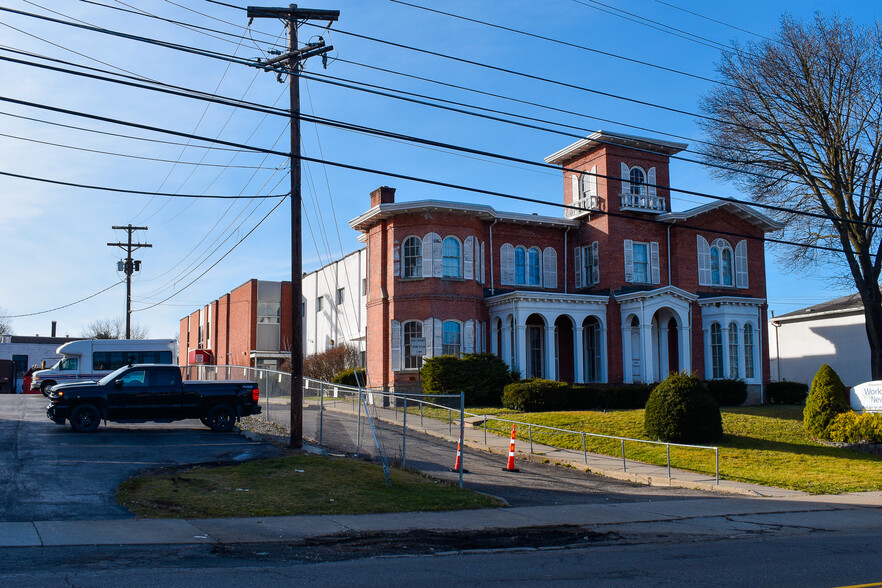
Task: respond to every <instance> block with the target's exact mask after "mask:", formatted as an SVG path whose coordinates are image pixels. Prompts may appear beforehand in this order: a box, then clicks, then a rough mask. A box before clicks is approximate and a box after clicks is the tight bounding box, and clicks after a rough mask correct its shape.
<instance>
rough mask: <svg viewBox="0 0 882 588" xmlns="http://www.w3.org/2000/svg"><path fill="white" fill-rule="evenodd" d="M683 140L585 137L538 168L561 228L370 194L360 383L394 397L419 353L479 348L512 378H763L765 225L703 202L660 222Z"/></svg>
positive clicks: (752, 213) (751, 381)
mask: <svg viewBox="0 0 882 588" xmlns="http://www.w3.org/2000/svg"><path fill="white" fill-rule="evenodd" d="M685 148H686V145H684V144H680V143H672V142H667V141H659V140H655V139H649V138H643V137H632V136H626V135H620V134H608V133H605V132H602V131H600V132H596V133H594V134H592V135H590V136H589V137H588V138H586V139H582V140H580V141H577V142H576V143H573V144H572V145H569V146H568V147H566V148H564V149H562V150H561V151H559V152H557V153H555V154H553V155H551V156H549V157H548V158H546V161H547V162H549V163H553V164H555V165H560V166H562V168H564V172H563V177H564V190H563V201H564V203H565V204H567V205H569V207H568V208H567V209H566V214H565V216H564V217H563V218H560V217H545V216H537V215H531V214H518V213H506V212H498V211H496V210H494V209H492V208H490V207H488V206H480V205H474V204H465V203H455V202H446V201H443V202H442V201H434V200H429V201H416V202H406V203H396V202H395V190H394V189H392V188H387V187H382V188H379V189H377V190H375V191H374V192H373V193H372V194H371V208H370V210H368V211H367V212H365V213H364V214H362V215H361V216H359V217H357V218H356V219H354V220H352V221H351V222H350V225H351V226H352V227H353V228H354V229H356V230H358V231H361V232H362V233H363V234H364V237H365V240H366V244H367V267H368V271H367V276H368V285H367V286H368V287H367V301H366V311H367V328H366V333H367V335H366V338H367V360H366V361H367V372H368V386H369V387H371V388H380V389H389V390H395V389H405V388H410V387H413V386H414V384H415V383H416V382H417V379H418V377H417V374H418V369H419V367H420V365H421V363H422V357H420V356H419V355H417V354H415V353H413V349H414V346H413V345H412V341H416V342H421V341H425V348H426V356H428V357H431V356H436V355H441V354H448V353H453V354H458V353H471V352H475V351H490V352H492V353H495V354H497V355H499V356H500V357H501V358H503V359H504V360H505V361H506V362H507V363H508V364H509V365H510V366H512V367H513V368H515V369H517V370H519V371H520V372H521V374H522V375H523V376H526V377H533V376H535V377H544V378H550V379H559V380H565V381H569V382H610V383H618V382H654V381H660V380H661V379H664V378H665V377H666V376H667V374H668V373H670V372H674V371H683V370H685V371H690V372H695V373H697V374H698V376H699V377H706V378H728V377H732V378H740V379H742V380H744V381H746V382H747V383H748V386H749V389H750V395H751V398H752V399H758V398H759V395H760V391H761V387H762V385H763V384H764V383H765V382H768V380H769V365H768V355H767V353H765V349H766V348H767V345H768V332H767V327H766V312H767V306H766V279H765V251H764V241H763V238H764V235H765V233H767V232H771V231H775V230H778V229H780V228H781V227H780V225H779V224H778V223H776V222H775V221H772V220H771V219H769V218H768V217H766V216H764V215H762V214H760V213H758V212H757V211H756V210H754V209H753V208H751V207H749V206H747V205H744V204H740V203H731V202H723V201H719V202H712V203H710V204H705V205H702V206H698V207H696V208H692V209H690V210H686V211H683V212H671V207H670V194H669V191H668V189H667V186H669V175H668V164H669V157H670V156H671V155H674V154H676V153H678V152H679V151H682V150H683V149H685Z"/></svg>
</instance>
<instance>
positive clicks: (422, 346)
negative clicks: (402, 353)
mask: <svg viewBox="0 0 882 588" xmlns="http://www.w3.org/2000/svg"><path fill="white" fill-rule="evenodd" d="M410 355H411V357H425V355H426V338H425V337H411V338H410Z"/></svg>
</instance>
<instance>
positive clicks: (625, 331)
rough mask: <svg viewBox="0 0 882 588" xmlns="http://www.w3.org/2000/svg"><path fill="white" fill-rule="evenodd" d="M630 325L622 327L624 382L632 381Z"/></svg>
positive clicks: (629, 382)
mask: <svg viewBox="0 0 882 588" xmlns="http://www.w3.org/2000/svg"><path fill="white" fill-rule="evenodd" d="M632 361H633V358H632V357H631V327H630V325H629V326H625V327H622V376H623V377H622V380H623V381H624V382H625V383H626V384H632V383H633V382H634V368H633V366H632V365H631V363H632Z"/></svg>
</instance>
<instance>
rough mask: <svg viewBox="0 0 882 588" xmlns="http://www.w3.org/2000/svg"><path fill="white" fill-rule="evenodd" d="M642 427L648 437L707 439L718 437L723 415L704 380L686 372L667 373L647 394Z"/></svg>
mask: <svg viewBox="0 0 882 588" xmlns="http://www.w3.org/2000/svg"><path fill="white" fill-rule="evenodd" d="M643 428H644V429H645V430H646V434H647V435H649V437H650V438H652V439H658V440H661V441H669V442H671V443H710V442H714V441H719V440H720V439H721V438H722V436H723V419H722V416H721V415H720V407H719V406H718V405H717V401H716V400H714V397H713V396H712V395H711V393H710V392H709V391H708V389H707V386H705V385H704V382H702V381H701V380H699V379H698V378H696V377H695V376H692V375H689V374H671V375H670V376H668V377H667V379H666V380H665V381H664V382H662V383H661V384H659V385H658V386H656V387H655V389H654V390H653V391H652V393H651V394H650V395H649V400H648V401H647V402H646V411H645V413H644V422H643Z"/></svg>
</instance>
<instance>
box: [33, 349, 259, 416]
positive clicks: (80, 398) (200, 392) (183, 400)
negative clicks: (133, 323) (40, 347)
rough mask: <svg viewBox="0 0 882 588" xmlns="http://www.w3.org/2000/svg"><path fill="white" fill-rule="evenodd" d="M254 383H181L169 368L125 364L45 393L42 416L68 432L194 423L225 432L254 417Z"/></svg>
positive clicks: (175, 370) (177, 373)
mask: <svg viewBox="0 0 882 588" xmlns="http://www.w3.org/2000/svg"><path fill="white" fill-rule="evenodd" d="M258 399H259V392H258V388H257V384H255V383H254V382H247V381H226V380H219V381H211V382H203V381H182V380H181V370H180V368H178V367H177V366H173V365H153V364H149V365H147V364H145V365H128V366H125V367H122V368H120V369H118V370H116V371H115V372H113V373H111V374H108V375H106V376H104V377H103V378H101V379H100V380H98V381H97V382H77V383H70V384H57V385H55V386H53V387H52V388H50V391H49V407H48V408H47V409H46V416H48V417H49V418H50V419H52V420H53V421H55V422H56V423H58V424H59V425H63V424H64V423H65V421H70V426H71V428H72V429H73V430H74V431H78V432H87V433H88V432H92V431H94V430H95V429H97V428H98V425H99V423H100V421H101V420H104V421H105V423H106V422H107V421H116V422H128V423H131V422H146V421H159V422H170V421H177V420H182V419H195V418H198V419H199V420H201V421H202V424H204V425H205V426H207V427H209V428H210V429H211V430H212V431H229V430H230V429H232V428H233V425H234V424H235V423H236V421H237V420H238V419H239V417H243V416H249V415H253V414H260V404H259V403H258Z"/></svg>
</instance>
